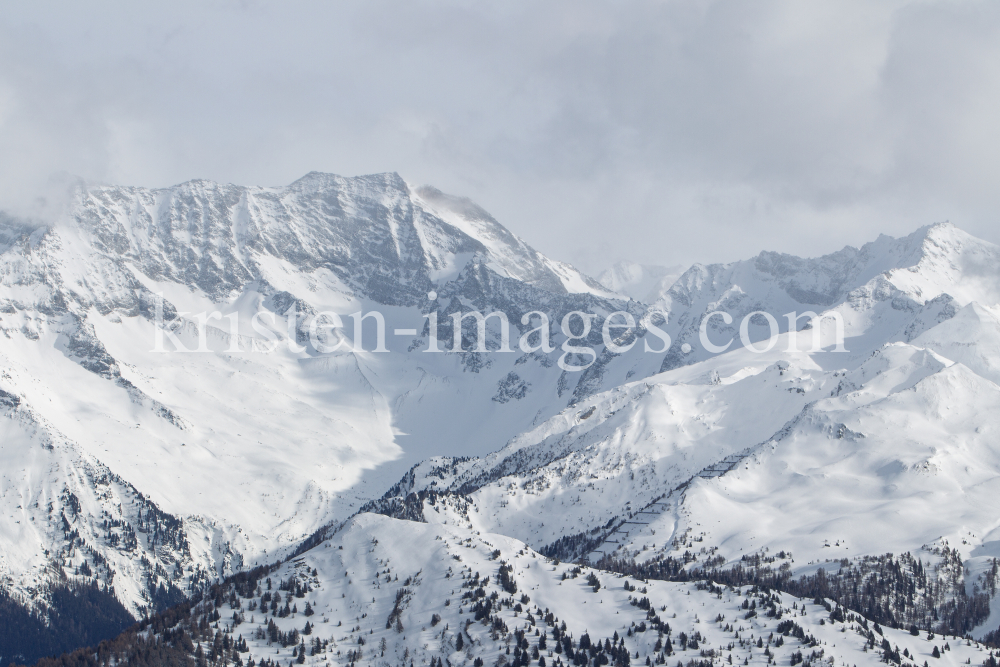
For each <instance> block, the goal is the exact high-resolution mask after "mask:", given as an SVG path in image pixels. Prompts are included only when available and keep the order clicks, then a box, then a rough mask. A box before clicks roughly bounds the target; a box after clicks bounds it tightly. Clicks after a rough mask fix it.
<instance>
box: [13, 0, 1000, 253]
mask: <svg viewBox="0 0 1000 667" xmlns="http://www.w3.org/2000/svg"><path fill="white" fill-rule="evenodd" d="M313 170H319V171H328V172H334V173H338V174H343V175H355V174H363V173H371V172H381V171H396V172H399V173H400V174H401V175H402V176H403V178H405V179H406V180H407V181H409V182H411V183H413V184H424V183H429V184H433V185H435V186H437V187H439V188H440V189H442V190H445V191H447V192H451V193H454V194H459V195H465V196H468V197H470V198H472V199H473V200H475V201H476V202H478V203H479V204H481V205H482V206H483V207H485V208H486V209H487V210H489V211H490V212H492V213H493V214H494V215H495V216H496V217H497V218H498V219H499V220H500V221H501V222H502V223H504V224H505V225H507V226H508V227H509V228H510V229H512V230H513V231H514V232H515V233H517V234H519V235H521V236H522V237H524V238H525V239H526V240H527V241H528V242H529V243H531V244H533V245H534V246H536V247H537V248H538V249H540V250H542V251H543V252H545V253H547V254H549V255H552V256H554V257H557V258H560V259H564V260H567V261H570V262H573V263H575V264H577V265H579V266H580V267H581V268H583V269H585V270H588V271H591V272H597V271H599V270H600V269H601V268H604V267H605V266H607V265H608V264H610V263H612V262H614V261H616V260H619V259H625V258H629V259H634V260H636V261H641V262H648V263H660V264H674V263H690V262H694V261H702V262H705V261H728V260H734V259H740V258H745V257H749V256H752V255H754V254H756V253H757V252H759V251H760V250H764V249H769V250H779V251H784V252H791V253H795V254H803V255H809V256H813V255H818V254H823V253H826V252H831V251H833V250H836V249H838V248H840V247H842V246H843V245H845V244H850V245H860V244H861V243H864V242H866V241H869V240H872V239H874V238H875V237H876V236H877V235H878V234H879V233H887V234H891V235H900V234H905V233H909V232H910V231H912V230H914V229H915V228H917V227H919V226H922V225H925V224H929V223H932V222H936V221H940V220H946V219H947V220H951V221H952V222H954V223H955V224H957V225H958V226H960V227H962V228H963V229H965V230H967V231H969V232H971V233H973V234H975V235H977V236H980V237H983V238H987V239H989V240H991V241H994V242H1000V224H998V222H1000V3H998V2H993V1H984V2H889V1H880V2H872V1H871V0H865V1H862V2H847V1H844V0H837V1H835V2H803V1H801V0H792V1H789V2H767V1H754V2H748V1H746V0H732V1H718V2H716V1H698V0H681V1H677V2H672V1H660V2H645V1H642V0H636V1H631V2H624V1H608V2H601V3H598V2H589V1H587V0H568V1H565V2H539V1H538V0H532V1H530V2H518V1H514V0H500V1H497V2H493V3H487V2H484V1H483V0H473V1H469V2H461V1H457V0H456V1H444V0H442V1H412V0H407V1H405V2H404V1H399V2H383V1H380V0H364V1H362V2H294V1H289V0H283V1H282V2H262V1H254V0H247V1H245V2H225V1H221V0H216V1H212V0H208V1H206V0H199V1H197V2H185V1H179V0H172V1H171V2H169V3H155V4H154V3H144V2H134V1H129V2H116V3H112V2H103V3H102V2H86V3H81V2H61V3H55V2H41V1H32V2H26V1H25V2H5V3H4V4H3V7H2V10H0V205H3V206H4V207H7V208H9V209H17V210H22V211H23V210H27V208H28V207H30V206H31V205H32V204H33V202H35V201H36V200H37V198H38V197H40V196H44V194H45V193H46V192H48V191H51V186H50V185H49V184H50V183H52V182H53V181H52V177H53V175H54V174H60V173H70V174H74V175H78V176H81V177H83V178H85V179H88V180H92V181H97V182H113V183H124V184H135V185H145V186H166V185H171V184H174V183H178V182H181V181H185V180H188V179H192V178H210V179H214V180H218V181H223V182H233V183H241V184H259V185H282V184H286V183H289V182H291V181H293V180H295V179H296V178H298V177H300V176H302V175H303V174H305V173H307V172H309V171H313Z"/></svg>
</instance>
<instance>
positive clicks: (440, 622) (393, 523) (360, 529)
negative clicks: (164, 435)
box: [162, 514, 989, 666]
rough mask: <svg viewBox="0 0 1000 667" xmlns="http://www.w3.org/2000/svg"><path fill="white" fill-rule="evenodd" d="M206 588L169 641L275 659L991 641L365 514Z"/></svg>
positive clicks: (769, 651) (850, 655) (460, 657)
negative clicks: (892, 625) (646, 575)
mask: <svg viewBox="0 0 1000 667" xmlns="http://www.w3.org/2000/svg"><path fill="white" fill-rule="evenodd" d="M505 571H506V572H505ZM501 575H505V576H503V578H502V577H501ZM237 590H238V591H239V592H237ZM207 598H208V599H207V600H206V601H205V602H203V603H200V604H198V605H196V606H195V607H194V608H193V610H192V613H191V615H190V619H189V620H188V619H184V618H182V619H181V622H180V623H179V624H177V625H175V626H174V627H173V628H172V629H171V632H170V636H169V639H166V641H167V642H168V643H170V644H172V645H174V646H177V647H179V648H182V647H184V646H185V642H184V638H185V635H186V636H187V638H188V640H189V643H187V644H186V646H187V647H188V649H187V650H188V651H190V652H191V653H195V655H197V654H198V649H196V648H195V644H194V642H193V641H191V640H196V641H198V642H199V646H204V649H203V650H202V655H204V656H206V657H207V656H208V653H209V648H211V647H213V646H214V649H213V653H212V655H214V656H217V657H221V655H222V652H223V651H224V650H225V647H226V646H228V645H230V644H231V645H234V646H235V647H236V648H234V649H233V650H234V651H235V652H236V654H237V657H238V659H239V660H241V661H242V660H244V659H245V660H247V661H250V660H253V661H255V663H256V664H264V665H269V664H286V663H287V662H292V663H293V664H294V663H299V664H306V665H330V664H333V665H348V664H375V665H378V664H387V665H394V664H399V665H408V664H414V665H418V664H419V665H430V664H449V665H454V666H459V665H470V666H472V665H483V664H488V665H511V664H514V665H516V664H538V665H552V666H558V665H569V664H577V665H580V664H594V662H595V661H596V663H597V664H613V665H616V666H620V665H629V664H631V665H642V664H657V665H658V664H672V663H674V662H675V661H677V662H679V663H680V664H686V663H690V662H693V663H694V664H700V665H706V666H707V665H724V664H725V665H732V664H740V663H742V664H744V665H761V666H763V665H770V664H772V663H774V664H781V665H787V664H794V663H796V662H802V663H804V664H811V665H819V664H830V665H838V664H847V665H876V664H879V663H880V662H881V661H882V660H883V656H887V655H888V653H889V652H890V651H895V652H896V653H898V654H900V657H901V658H902V656H903V655H905V658H902V659H903V660H905V661H907V663H908V664H921V663H922V662H924V661H930V660H934V661H935V662H934V664H947V665H960V664H973V661H974V664H980V663H981V662H982V661H983V660H984V659H985V658H986V657H987V656H988V655H989V654H988V653H987V652H986V651H985V650H984V648H983V646H982V645H980V644H979V643H973V642H969V641H965V640H962V639H960V638H958V637H955V636H951V635H940V634H937V635H936V634H933V633H931V634H926V633H919V634H918V635H916V636H914V635H913V634H911V633H909V632H906V631H901V630H893V629H889V628H884V627H880V626H879V625H878V624H877V623H871V622H870V621H868V620H866V619H864V618H863V617H860V616H858V615H855V614H851V613H849V612H848V613H847V614H844V612H843V610H842V609H835V608H834V606H833V605H831V604H830V603H829V602H828V601H826V600H823V599H820V600H805V599H801V598H796V597H794V596H791V595H789V594H784V593H776V592H771V591H767V590H760V589H757V588H755V587H753V588H752V587H735V588H734V587H717V586H707V585H700V584H693V583H672V582H665V581H655V580H649V581H643V580H640V579H634V578H632V579H630V578H627V577H623V576H621V575H612V574H609V573H607V572H601V571H599V570H598V571H595V570H591V569H590V568H587V567H578V566H574V565H573V564H569V563H559V562H557V561H553V560H550V559H547V558H545V557H542V556H540V555H538V554H537V553H535V552H534V551H532V550H531V549H529V548H526V547H525V546H524V545H523V544H521V543H520V542H518V541H516V540H513V539H511V538H508V537H506V536H503V535H494V534H483V533H479V532H478V531H475V532H473V531H470V529H469V528H468V527H467V526H449V527H447V528H442V527H439V526H434V527H432V526H428V525H426V524H420V523H414V522H408V521H397V520H393V519H388V518H385V517H380V516H374V515H368V514H362V515H359V516H357V517H355V518H354V519H352V521H351V522H350V524H349V525H347V526H345V528H344V529H343V530H342V531H341V532H340V533H338V534H337V535H336V536H334V537H332V538H331V539H329V540H328V541H325V542H323V543H322V544H320V545H318V546H317V547H316V548H314V549H312V550H310V551H308V552H306V553H304V554H302V555H301V556H299V557H297V558H295V559H293V560H291V561H289V562H287V563H285V564H284V565H282V566H281V567H279V568H278V569H276V570H275V571H273V572H269V573H266V574H260V575H257V578H254V579H253V580H250V581H248V582H240V583H239V584H238V585H237V586H231V587H229V588H228V589H225V590H219V591H218V593H216V595H215V596H214V599H213V597H212V596H207ZM210 619H218V620H217V621H216V622H215V623H211V622H210ZM174 623H176V621H174ZM162 634H163V636H164V637H166V633H165V632H164V633H162ZM213 640H214V641H213ZM227 642H228V643H227ZM884 646H887V647H889V651H886V650H885V649H884V648H883V647H884ZM189 654H190V653H189ZM225 655H226V657H227V658H228V656H229V651H226V652H225ZM300 656H301V657H300ZM605 661H607V662H605Z"/></svg>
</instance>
